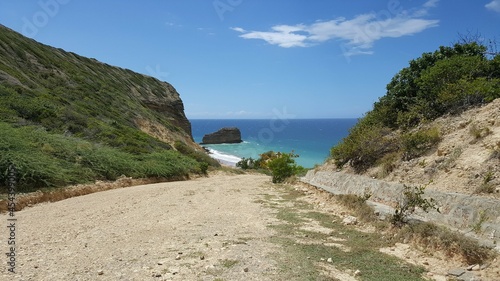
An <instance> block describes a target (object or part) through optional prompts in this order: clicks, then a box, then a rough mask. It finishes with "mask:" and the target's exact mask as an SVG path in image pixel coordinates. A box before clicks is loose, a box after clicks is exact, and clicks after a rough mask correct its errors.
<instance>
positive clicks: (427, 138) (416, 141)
mask: <svg viewBox="0 0 500 281" xmlns="http://www.w3.org/2000/svg"><path fill="white" fill-rule="evenodd" d="M440 140H441V137H440V134H439V130H438V129H437V128H431V129H426V130H419V131H416V132H411V133H406V134H403V135H402V137H401V150H402V153H403V159H404V160H406V161H407V160H410V159H413V158H415V157H418V156H421V155H422V154H423V153H425V152H426V151H428V150H429V149H430V148H432V147H433V146H435V145H436V144H437V143H439V141H440Z"/></svg>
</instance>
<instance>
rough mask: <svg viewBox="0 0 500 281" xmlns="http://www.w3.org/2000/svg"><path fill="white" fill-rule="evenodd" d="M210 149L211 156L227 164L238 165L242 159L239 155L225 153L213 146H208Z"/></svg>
mask: <svg viewBox="0 0 500 281" xmlns="http://www.w3.org/2000/svg"><path fill="white" fill-rule="evenodd" d="M208 151H209V152H210V154H209V155H210V157H212V158H214V159H216V160H217V161H219V162H220V163H222V164H225V165H229V166H233V167H236V163H238V162H240V161H241V158H240V157H238V156H235V155H230V154H225V153H223V152H220V151H218V150H215V149H213V148H208Z"/></svg>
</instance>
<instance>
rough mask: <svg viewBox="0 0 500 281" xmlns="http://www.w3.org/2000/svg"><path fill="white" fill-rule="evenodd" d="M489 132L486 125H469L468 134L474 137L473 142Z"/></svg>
mask: <svg viewBox="0 0 500 281" xmlns="http://www.w3.org/2000/svg"><path fill="white" fill-rule="evenodd" d="M491 133H492V132H491V129H490V128H488V127H484V128H481V127H479V126H478V125H477V124H472V125H471V126H470V127H469V134H470V135H471V136H472V137H473V138H474V140H473V142H476V141H478V140H480V139H482V138H484V137H486V136H488V135H489V134H491Z"/></svg>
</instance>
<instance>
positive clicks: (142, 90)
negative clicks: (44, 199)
mask: <svg viewBox="0 0 500 281" xmlns="http://www.w3.org/2000/svg"><path fill="white" fill-rule="evenodd" d="M0 131H1V134H0V186H1V187H2V188H5V171H6V170H7V166H8V165H9V164H10V163H13V164H15V165H16V166H17V168H18V170H19V175H20V183H19V184H20V186H21V187H22V188H25V189H27V190H29V189H33V188H39V187H47V186H63V185H67V184H72V183H80V182H86V181H91V180H95V179H115V178H116V177H117V176H120V175H122V174H123V175H126V176H133V177H149V176H157V177H167V178H171V177H175V176H182V175H185V174H187V173H188V172H203V171H204V170H206V168H207V166H208V163H209V162H210V163H211V164H214V163H213V162H212V161H211V160H210V158H209V157H205V156H204V155H203V153H202V152H201V151H200V152H197V151H196V150H197V149H198V148H197V147H196V145H195V144H194V143H193V142H192V136H191V126H190V123H189V121H188V120H187V118H186V116H185V115H184V108H183V104H182V100H181V99H180V97H179V94H178V93H177V92H176V90H175V89H174V88H173V87H172V86H171V85H170V84H168V83H165V82H161V81H159V80H157V79H155V78H152V77H148V76H144V75H141V74H138V73H134V72H132V71H130V70H126V69H122V68H117V67H112V66H110V65H107V64H104V63H101V62H98V61H96V60H94V59H89V58H85V57H82V56H79V55H76V54H73V53H69V52H65V51H63V50H61V49H56V48H52V47H49V46H46V45H43V44H40V43H38V42H36V41H34V40H31V39H29V38H26V37H24V36H22V35H20V34H18V33H16V32H13V31H12V30H10V29H7V28H5V27H3V26H1V25H0ZM176 143H177V147H181V148H183V149H182V151H183V153H180V152H178V151H177V149H176V147H175V146H176Z"/></svg>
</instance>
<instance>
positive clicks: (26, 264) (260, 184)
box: [0, 172, 456, 281]
mask: <svg viewBox="0 0 500 281" xmlns="http://www.w3.org/2000/svg"><path fill="white" fill-rule="evenodd" d="M299 189H300V187H299ZM300 192H301V194H305V195H306V196H305V197H303V199H304V200H306V201H309V202H310V204H311V206H313V205H314V206H317V207H318V208H319V207H321V209H325V208H334V209H331V210H326V212H329V213H333V214H335V213H339V215H341V214H344V211H343V210H342V209H340V207H332V206H328V205H326V206H325V201H324V200H322V199H321V196H318V192H316V191H310V190H309V191H308V190H306V189H304V190H301V191H300ZM273 198H274V199H273ZM283 198H284V192H283V187H280V186H279V185H278V186H276V185H273V184H272V183H271V181H270V177H269V176H266V175H261V174H242V175H234V174H228V173H224V172H216V173H215V174H211V175H210V176H209V177H204V178H198V179H194V180H189V181H180V182H168V183H158V184H149V185H140V186H134V187H127V188H120V189H114V190H108V191H103V192H98V193H93V194H89V195H85V196H80V197H73V198H70V199H66V200H63V201H59V202H54V203H44V204H38V205H35V206H33V207H30V208H26V209H24V210H22V211H19V212H16V213H15V215H16V216H15V217H16V219H17V221H16V245H17V249H16V274H10V273H8V272H7V264H6V262H4V261H6V259H7V258H6V256H5V254H2V256H3V260H1V262H0V271H1V272H0V280H37V281H39V280H277V281H280V280H313V279H310V277H298V276H299V275H300V274H301V271H302V269H300V266H299V268H294V269H292V271H294V272H293V274H295V276H297V278H295V279H294V278H293V277H292V278H291V277H290V276H291V275H290V274H289V273H290V272H284V271H283V270H284V269H283V268H284V267H283V263H281V264H280V259H281V260H285V261H286V260H289V261H291V260H293V259H291V257H290V256H288V254H289V253H287V252H286V251H285V249H283V247H280V245H279V244H276V243H274V242H272V241H273V239H276V238H277V237H278V236H279V233H278V232H276V230H275V229H274V228H273V227H270V226H273V225H274V226H276V225H280V223H282V221H281V222H280V219H279V218H278V217H277V213H278V212H280V211H279V210H280V209H279V208H280V207H279V206H288V207H290V206H292V205H294V204H297V202H298V201H296V202H295V203H294V202H292V201H286V200H284V199H283ZM287 200H288V199H287ZM266 202H267V203H266ZM269 204H271V205H274V206H275V207H274V208H270V207H269ZM266 205H267V206H266ZM314 208H315V209H316V207H314ZM7 218H8V217H7V214H1V215H0V220H1V221H2V222H4V223H6V222H7ZM309 224H310V225H309V226H308V227H309V228H311V229H309V231H315V228H318V231H319V232H323V231H324V227H319V225H317V224H318V223H313V222H312V221H310V222H309ZM294 227H297V228H298V227H303V226H300V225H294ZM329 231H331V230H329ZM294 233H299V232H294ZM6 238H8V233H7V231H5V228H4V230H1V231H0V245H3V246H1V247H2V248H1V249H2V253H4V252H5V251H7V247H8V246H7V239H6ZM278 238H279V237H278ZM294 239H295V238H294ZM300 239H302V240H303V239H304V238H300ZM300 239H299V240H300ZM309 239H312V238H309ZM299 240H297V241H296V245H299V246H300V243H301V241H299ZM318 243H323V242H322V241H319V240H318ZM390 251H392V253H391V254H395V252H396V253H397V252H398V251H399V250H398V248H397V247H395V248H394V249H390ZM390 251H389V252H390ZM403 255H406V258H405V257H404V256H402V257H401V258H402V259H403V260H407V262H412V263H416V264H420V265H422V263H423V262H425V263H426V264H428V265H429V264H430V266H434V269H432V268H428V270H429V271H434V272H436V271H445V270H447V269H449V268H451V267H452V266H456V264H452V263H453V262H450V261H446V260H443V259H441V260H436V259H427V257H424V256H419V255H418V254H415V252H411V251H410V249H408V248H405V252H404V253H403ZM410 256H411V260H413V261H411V260H410ZM308 258H309V257H308ZM314 258H317V257H314ZM318 259H319V258H318ZM426 261H427V262H426ZM281 262H282V261H281ZM322 263H323V267H324V264H325V263H326V261H323V262H322ZM425 263H424V264H425ZM298 264H301V261H300V260H299V261H298ZM332 266H333V265H332ZM285 267H286V266H285ZM330 267H331V266H330ZM285 270H287V269H285ZM325 270H326V269H325ZM439 275H440V274H436V275H435V277H437V276H439ZM325 276H328V277H329V278H326V277H325V279H321V280H341V281H342V280H358V278H355V277H354V276H353V272H348V271H339V270H338V269H336V268H333V267H331V268H330V269H328V274H326V275H325ZM432 279H435V280H445V279H444V276H443V277H442V279H440V278H432Z"/></svg>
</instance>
